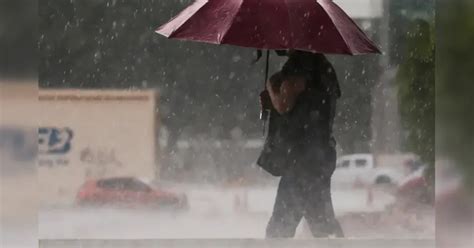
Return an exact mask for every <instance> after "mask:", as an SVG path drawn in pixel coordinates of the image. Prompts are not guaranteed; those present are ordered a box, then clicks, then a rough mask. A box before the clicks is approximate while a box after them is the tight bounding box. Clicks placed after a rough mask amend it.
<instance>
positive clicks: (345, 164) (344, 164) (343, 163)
mask: <svg viewBox="0 0 474 248" xmlns="http://www.w3.org/2000/svg"><path fill="white" fill-rule="evenodd" d="M350 162H351V161H349V160H343V161H341V162H339V164H338V165H337V167H339V168H348V167H349V164H350Z"/></svg>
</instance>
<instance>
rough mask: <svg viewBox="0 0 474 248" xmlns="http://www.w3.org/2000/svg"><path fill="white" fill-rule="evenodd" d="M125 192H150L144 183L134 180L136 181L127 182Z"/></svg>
mask: <svg viewBox="0 0 474 248" xmlns="http://www.w3.org/2000/svg"><path fill="white" fill-rule="evenodd" d="M126 186H127V187H126V190H131V191H139V192H150V191H151V188H150V186H148V185H146V184H145V183H143V182H141V181H139V180H136V179H131V180H129V181H128V182H127V184H126Z"/></svg>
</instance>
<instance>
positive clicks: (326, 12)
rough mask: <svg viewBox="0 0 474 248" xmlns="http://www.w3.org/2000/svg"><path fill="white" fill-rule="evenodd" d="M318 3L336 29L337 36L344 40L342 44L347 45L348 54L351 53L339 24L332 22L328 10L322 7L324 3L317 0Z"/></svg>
mask: <svg viewBox="0 0 474 248" xmlns="http://www.w3.org/2000/svg"><path fill="white" fill-rule="evenodd" d="M318 4H319V6H321V8H323V9H324V11H323V12H324V14H326V15H327V16H328V18H329V20H330V21H331V22H332V24H333V25H334V27H335V28H336V30H337V34H338V35H339V36H341V38H342V40H343V41H344V45H345V46H346V47H347V49H348V51H349V53H350V54H352V49H351V47H350V46H349V44H348V43H347V40H346V38H345V37H344V35H343V34H342V32H341V30H340V29H339V26H337V25H336V23H335V22H334V20H333V19H332V17H331V15H330V14H329V13H328V10H327V9H326V8H324V5H323V4H320V3H319V1H318Z"/></svg>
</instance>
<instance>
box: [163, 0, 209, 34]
mask: <svg viewBox="0 0 474 248" xmlns="http://www.w3.org/2000/svg"><path fill="white" fill-rule="evenodd" d="M199 3H202V5H201V6H199V8H197V9H196V10H195V11H194V12H193V13H192V14H191V15H189V18H187V19H186V20H184V21H183V22H182V23H181V24H180V25H178V26H177V27H176V28H175V29H174V30H173V31H172V32H171V33H170V34H169V35H168V36H167V38H174V36H175V35H176V33H178V32H179V31H180V30H181V29H182V28H183V26H184V25H185V24H186V23H188V22H189V21H190V20H191V19H192V18H193V17H194V16H195V15H196V14H197V13H198V12H199V11H201V10H202V9H203V8H204V7H205V6H206V5H207V4H208V3H209V0H201V1H199V0H198V1H196V2H194V4H199ZM189 7H191V6H188V7H187V8H186V9H184V10H183V11H182V12H181V13H180V14H178V15H177V16H176V17H174V18H173V19H176V18H178V17H179V16H180V15H181V14H183V13H184V12H185V11H186V10H187V9H188V8H189ZM173 19H172V20H173ZM172 20H171V21H172ZM165 25H166V24H165ZM159 29H161V27H160V28H159Z"/></svg>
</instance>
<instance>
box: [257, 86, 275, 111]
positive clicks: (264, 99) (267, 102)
mask: <svg viewBox="0 0 474 248" xmlns="http://www.w3.org/2000/svg"><path fill="white" fill-rule="evenodd" d="M259 100H260V107H261V108H262V110H271V109H273V104H272V99H271V98H270V93H269V92H268V90H264V91H262V92H260V99H259Z"/></svg>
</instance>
